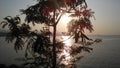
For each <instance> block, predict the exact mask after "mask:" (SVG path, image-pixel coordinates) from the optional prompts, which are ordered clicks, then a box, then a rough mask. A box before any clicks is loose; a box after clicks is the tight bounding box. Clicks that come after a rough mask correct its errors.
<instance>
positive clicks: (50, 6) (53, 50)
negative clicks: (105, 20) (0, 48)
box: [2, 0, 99, 68]
mask: <svg viewBox="0 0 120 68" xmlns="http://www.w3.org/2000/svg"><path fill="white" fill-rule="evenodd" d="M87 7H88V6H87V3H86V1H85V0H37V3H36V4H35V5H32V6H29V7H28V8H26V9H21V12H22V14H25V15H26V17H25V23H23V24H21V19H20V17H18V16H16V17H11V16H7V17H5V18H4V20H5V21H3V22H2V26H3V27H5V26H8V28H9V30H10V33H9V34H8V35H7V37H6V41H8V42H14V45H15V46H14V48H15V50H16V51H18V50H19V49H22V48H23V47H25V57H26V60H28V61H29V60H32V61H30V62H27V63H25V64H23V65H24V66H26V65H30V66H31V67H36V68H38V67H44V68H63V67H64V68H66V67H65V65H64V66H63V65H61V64H60V62H61V61H62V60H63V59H65V56H64V55H63V56H61V58H59V60H57V58H58V56H59V54H60V53H61V52H62V51H63V47H64V45H65V44H64V43H63V42H61V41H57V40H56V31H57V30H56V28H57V24H58V23H59V21H60V19H61V17H62V15H63V14H65V13H69V14H70V16H71V17H76V18H77V20H72V21H71V22H70V23H69V24H68V33H69V35H71V36H72V35H73V34H74V35H75V41H76V43H77V42H78V39H79V37H81V38H82V43H84V45H87V44H88V43H86V42H85V39H88V40H91V39H89V38H88V37H87V36H86V35H85V34H84V32H85V31H84V29H88V30H89V31H90V32H92V31H93V28H92V24H91V21H90V17H92V16H93V13H94V12H92V11H91V9H88V8H87ZM29 23H32V24H33V25H35V23H37V24H45V25H47V26H49V27H53V32H52V34H53V36H52V37H53V38H52V40H50V38H49V37H48V35H50V34H51V32H50V31H47V32H46V31H44V30H40V31H37V30H35V31H32V30H31V27H30V26H29ZM39 27H41V26H39ZM77 33H78V34H77ZM97 41H99V40H97ZM89 44H90V43H89ZM82 45H83V44H82ZM91 50H92V48H90V47H88V46H72V47H71V50H70V55H72V56H73V57H74V59H71V62H72V63H70V65H73V64H74V62H75V61H76V60H75V59H81V58H82V56H78V57H75V56H74V55H76V54H78V53H80V52H82V51H87V52H90V51H91ZM29 54H31V55H32V57H30V56H29ZM70 67H71V68H74V67H73V66H70ZM70 67H67V68H70Z"/></svg>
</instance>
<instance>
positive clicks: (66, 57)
mask: <svg viewBox="0 0 120 68" xmlns="http://www.w3.org/2000/svg"><path fill="white" fill-rule="evenodd" d="M62 40H63V41H64V42H63V43H64V44H65V45H64V47H63V51H62V53H61V56H63V55H64V59H63V60H62V62H61V63H63V64H65V65H69V64H70V62H71V59H72V56H71V55H70V51H71V46H72V40H71V39H69V36H62Z"/></svg>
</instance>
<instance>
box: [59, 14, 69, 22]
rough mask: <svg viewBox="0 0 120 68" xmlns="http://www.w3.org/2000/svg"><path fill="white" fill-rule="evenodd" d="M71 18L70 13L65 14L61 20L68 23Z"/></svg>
mask: <svg viewBox="0 0 120 68" xmlns="http://www.w3.org/2000/svg"><path fill="white" fill-rule="evenodd" d="M70 20H71V18H70V17H69V14H64V15H63V16H62V17H61V19H60V22H62V23H68V22H69V21H70Z"/></svg>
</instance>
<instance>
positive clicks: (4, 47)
mask: <svg viewBox="0 0 120 68" xmlns="http://www.w3.org/2000/svg"><path fill="white" fill-rule="evenodd" d="M89 37H90V38H92V39H96V38H99V39H102V42H100V43H95V44H93V45H92V46H91V47H92V48H93V51H91V52H90V53H87V52H85V53H83V54H82V55H83V56H84V57H83V58H82V59H80V60H77V62H76V67H77V68H120V35H90V36H89ZM13 44H14V43H7V42H6V41H5V37H2V36H1V37H0V64H6V65H11V64H17V65H20V64H21V63H23V61H18V60H15V59H16V58H21V57H23V58H24V50H23V51H18V52H16V51H15V50H14V46H13ZM18 62H19V63H18Z"/></svg>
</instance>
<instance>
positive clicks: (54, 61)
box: [52, 25, 56, 68]
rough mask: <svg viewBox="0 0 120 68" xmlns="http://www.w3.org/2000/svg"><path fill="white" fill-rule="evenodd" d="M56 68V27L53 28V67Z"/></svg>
mask: <svg viewBox="0 0 120 68" xmlns="http://www.w3.org/2000/svg"><path fill="white" fill-rule="evenodd" d="M52 68H56V25H54V26H53V66H52Z"/></svg>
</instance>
